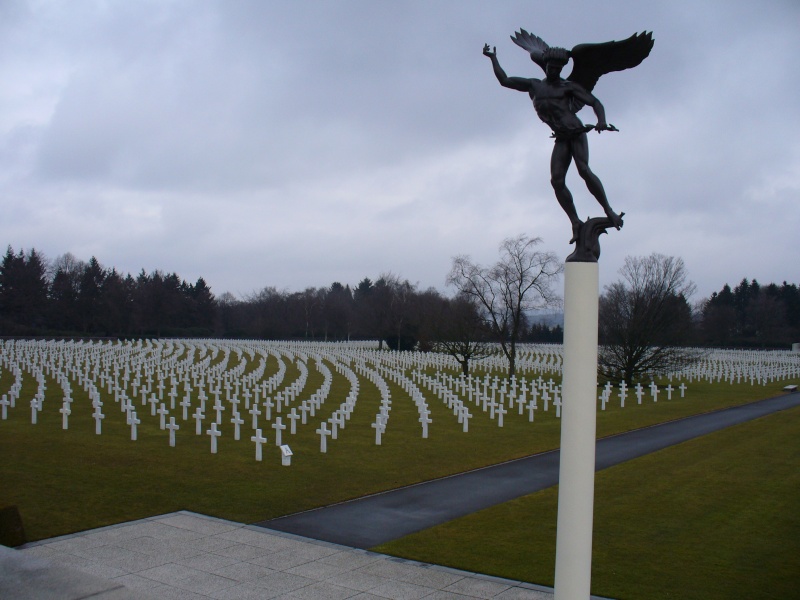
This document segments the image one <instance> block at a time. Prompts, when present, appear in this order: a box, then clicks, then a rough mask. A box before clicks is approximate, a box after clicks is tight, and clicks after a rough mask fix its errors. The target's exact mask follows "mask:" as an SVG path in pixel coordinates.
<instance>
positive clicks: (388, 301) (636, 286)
mask: <svg viewBox="0 0 800 600" xmlns="http://www.w3.org/2000/svg"><path fill="white" fill-rule="evenodd" d="M538 243H539V240H538V239H536V238H528V237H526V236H518V237H517V238H509V239H507V240H504V241H503V243H502V244H501V245H500V260H499V261H498V262H497V263H496V264H494V265H491V266H490V267H482V266H480V265H476V264H474V263H472V262H471V261H470V260H469V258H468V257H465V256H458V257H455V258H454V259H453V269H452V271H451V273H450V274H449V275H448V278H447V281H448V285H450V286H452V287H454V288H455V292H456V293H455V295H453V296H451V297H448V296H445V295H443V294H442V293H440V292H439V291H437V290H436V289H434V288H428V289H420V288H419V287H418V286H417V285H415V284H412V283H411V282H409V280H407V279H403V278H401V277H399V276H396V275H394V274H391V273H389V274H386V273H384V274H381V275H379V276H378V278H377V279H375V280H374V281H373V280H372V279H370V278H369V277H364V278H363V279H362V280H361V281H360V282H358V284H356V285H355V286H353V287H351V286H350V285H349V284H342V283H340V282H334V283H332V284H331V285H330V286H327V287H309V288H306V289H304V290H302V291H299V292H290V291H287V290H279V289H276V288H274V287H265V288H263V289H262V290H260V291H258V292H254V293H251V294H249V295H247V296H245V297H243V298H236V297H234V296H233V295H232V294H230V293H223V294H221V295H220V296H218V297H217V296H215V295H214V294H213V293H212V291H211V288H210V287H209V286H208V284H207V283H206V281H205V280H204V279H203V278H202V277H199V278H198V279H197V281H195V282H194V283H190V282H187V281H185V280H184V279H183V278H181V277H180V276H179V275H177V274H176V273H169V272H164V271H161V270H155V271H152V272H150V273H147V272H145V271H144V269H142V270H141V271H140V272H139V273H138V275H136V276H133V275H131V274H126V273H121V272H119V271H118V270H117V269H116V268H114V267H109V268H106V267H104V266H102V264H101V263H100V262H99V261H98V260H97V259H96V258H95V257H92V258H90V259H89V261H88V262H84V261H82V260H79V259H77V258H75V257H74V256H73V255H72V254H69V253H67V254H64V255H61V256H59V257H57V258H56V259H54V260H52V261H50V260H47V258H46V257H45V256H44V255H42V254H41V253H40V252H38V251H37V250H36V249H35V248H31V249H30V250H28V251H25V250H23V249H20V250H18V251H15V250H14V249H13V248H12V247H11V246H9V247H8V248H7V250H6V253H5V255H4V256H3V257H2V261H0V335H6V336H81V337H148V336H154V337H233V338H260V339H295V340H316V341H344V340H359V339H377V340H381V344H382V345H383V344H385V345H386V346H387V347H389V348H392V349H410V348H414V347H419V348H422V349H434V348H435V349H439V350H442V351H446V352H449V353H451V354H453V355H454V356H456V357H457V358H459V359H460V360H461V361H462V362H463V361H466V358H467V357H471V358H478V357H480V356H484V355H486V353H488V352H491V351H493V349H492V348H496V346H492V344H494V343H499V344H500V347H501V350H502V352H503V353H504V354H505V355H506V356H507V357H508V358H509V360H510V361H513V357H514V353H515V344H516V343H518V342H544V343H560V342H561V341H562V340H563V331H562V329H561V326H560V325H555V326H548V325H544V324H542V323H539V322H537V321H536V319H535V317H534V315H535V310H536V309H544V308H550V309H552V307H553V306H557V304H558V298H557V294H555V292H554V291H553V287H552V285H553V282H554V280H555V278H557V277H558V274H559V272H560V268H559V266H558V261H557V260H556V259H555V257H553V256H552V254H551V253H546V252H539V251H536V250H535V248H534V247H535V246H536V244H538ZM620 274H621V275H622V279H620V281H618V282H615V283H614V284H612V285H610V286H607V287H606V288H605V289H604V290H603V293H602V295H601V301H600V310H601V314H600V332H599V337H600V343H601V344H605V345H609V346H620V345H621V344H622V343H623V342H624V343H625V344H629V345H631V346H636V345H637V344H638V345H639V346H643V345H645V346H650V347H654V346H655V347H664V348H667V347H674V346H678V345H682V346H687V345H694V346H722V347H762V348H772V347H775V348H786V347H788V345H789V344H791V343H792V342H797V341H800V290H798V286H797V285H796V284H789V283H787V282H783V284H782V285H776V284H769V285H763V286H762V285H760V284H759V283H758V282H757V281H756V280H748V279H743V280H742V281H741V282H740V283H739V284H738V285H737V286H735V287H733V288H731V287H730V286H729V285H727V284H726V285H724V286H723V288H722V289H721V290H720V291H719V292H715V293H713V294H712V295H711V297H709V298H707V299H704V300H702V301H701V302H699V303H696V304H694V305H692V304H690V300H691V295H692V292H693V288H694V286H693V285H692V284H691V282H689V281H688V279H687V273H686V270H685V266H684V265H683V262H682V261H681V260H680V259H675V258H674V257H664V256H661V255H655V254H654V255H651V256H650V257H640V258H636V257H629V258H628V259H626V264H625V266H624V267H623V268H622V269H621V270H620ZM525 286H529V289H527V288H526V294H527V295H525V296H520V295H519V292H520V290H521V289H523V288H525ZM512 292H513V293H512ZM653 311H656V312H653ZM620 324H624V325H625V327H626V329H623V330H620V329H619V328H617V329H616V330H615V329H614V327H616V326H618V325H620ZM637 328H638V329H637ZM631 352H634V350H631ZM636 352H639V350H637V351H636Z"/></svg>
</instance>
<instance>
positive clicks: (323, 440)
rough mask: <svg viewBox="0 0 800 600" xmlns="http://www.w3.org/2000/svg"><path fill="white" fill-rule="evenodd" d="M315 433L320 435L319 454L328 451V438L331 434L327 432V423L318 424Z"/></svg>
mask: <svg viewBox="0 0 800 600" xmlns="http://www.w3.org/2000/svg"><path fill="white" fill-rule="evenodd" d="M317 433H318V434H319V435H320V438H319V451H320V452H327V451H328V436H329V435H330V434H331V432H330V431H328V422H327V421H323V422H322V423H321V424H320V426H319V429H317Z"/></svg>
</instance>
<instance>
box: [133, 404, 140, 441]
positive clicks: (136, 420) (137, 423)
mask: <svg viewBox="0 0 800 600" xmlns="http://www.w3.org/2000/svg"><path fill="white" fill-rule="evenodd" d="M130 415H131V417H130V425H131V440H133V441H134V442H135V441H136V426H137V425H139V424H141V422H142V421H141V420H140V419H139V418H137V417H136V411H135V410H134V411H133V412H132V413H130Z"/></svg>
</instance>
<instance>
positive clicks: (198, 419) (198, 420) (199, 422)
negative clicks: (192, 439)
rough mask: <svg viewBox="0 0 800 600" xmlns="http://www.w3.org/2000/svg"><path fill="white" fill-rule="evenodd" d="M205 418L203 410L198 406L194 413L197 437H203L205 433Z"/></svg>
mask: <svg viewBox="0 0 800 600" xmlns="http://www.w3.org/2000/svg"><path fill="white" fill-rule="evenodd" d="M205 418H206V416H205V415H204V414H203V410H202V409H201V408H200V407H199V406H198V407H197V409H196V410H195V411H194V422H195V430H194V433H195V435H201V434H202V433H203V419H205Z"/></svg>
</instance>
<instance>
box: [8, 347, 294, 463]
mask: <svg viewBox="0 0 800 600" xmlns="http://www.w3.org/2000/svg"><path fill="white" fill-rule="evenodd" d="M20 346H21V345H20ZM141 346H142V345H141V343H139V344H138V347H139V348H141ZM21 347H22V346H21ZM36 347H37V348H38V349H41V343H37V344H36ZM76 347H77V348H78V350H85V349H87V348H86V347H84V346H83V344H82V343H78V344H76V345H71V347H69V348H68V350H67V351H65V352H62V353H60V354H59V358H58V359H57V360H56V359H53V360H52V361H51V362H45V364H46V365H47V367H46V368H47V369H48V371H53V375H54V376H55V377H56V378H57V380H58V381H59V382H60V383H61V384H62V388H63V389H64V403H63V406H62V409H61V411H60V412H61V414H62V418H63V427H64V428H65V429H66V428H68V418H69V415H70V414H71V408H70V404H71V402H72V398H71V395H70V389H69V380H68V375H66V374H65V373H63V372H62V370H64V369H66V370H67V371H69V372H71V374H72V376H73V377H74V378H75V379H76V380H77V381H78V382H79V383H80V384H81V385H82V386H83V387H84V390H85V391H87V392H88V394H89V397H90V399H91V401H92V407H93V409H94V412H93V414H92V416H93V417H94V419H95V422H96V433H98V434H100V433H101V431H102V419H104V418H105V415H104V414H103V413H102V406H103V402H102V400H101V399H100V394H99V392H98V390H97V388H96V387H95V384H94V381H93V380H92V378H93V377H95V378H96V377H98V376H99V377H100V379H101V380H102V383H101V385H105V384H106V381H107V382H108V392H109V393H111V392H112V391H113V393H114V399H115V401H117V402H120V404H121V407H122V410H123V412H126V414H127V423H128V425H130V426H131V438H132V439H133V440H135V439H136V438H137V425H139V424H140V423H141V420H140V419H139V418H138V416H137V415H136V412H135V410H134V409H133V406H134V405H133V401H132V399H131V398H129V397H128V395H127V391H128V390H127V384H128V382H130V383H131V385H132V386H133V388H134V389H135V394H134V395H135V396H138V392H139V388H140V387H141V386H144V387H143V389H141V392H142V403H143V404H145V403H147V402H149V403H150V406H151V413H152V414H153V415H155V414H158V415H159V419H160V428H161V429H167V430H169V439H170V445H174V444H175V431H176V430H177V429H179V428H180V426H179V425H177V423H176V422H175V418H174V417H170V421H169V424H167V423H166V415H167V414H169V410H168V409H167V408H166V406H165V404H164V403H159V402H158V400H160V399H163V397H164V391H165V386H164V378H163V377H158V378H157V379H159V383H158V386H157V388H158V397H156V392H155V389H151V388H150V387H149V386H148V385H147V384H143V382H142V381H141V379H142V378H146V379H147V380H148V383H152V376H153V371H152V370H151V369H150V368H149V367H148V361H146V360H145V361H139V362H138V366H139V367H140V369H141V367H142V366H143V367H144V373H142V372H141V370H140V372H138V373H137V374H136V375H135V376H134V377H132V376H131V373H130V366H131V365H133V366H134V368H135V366H136V365H137V362H136V361H135V360H131V356H129V355H128V356H126V359H127V361H126V362H127V367H126V372H125V373H124V374H122V378H123V379H124V382H125V384H126V386H125V387H123V388H120V387H119V385H118V381H119V380H118V379H116V378H114V377H112V376H111V375H109V374H108V373H104V372H101V373H98V366H99V362H98V361H95V362H94V363H93V362H92V358H94V359H97V358H98V356H99V351H98V349H97V348H91V349H90V352H91V353H92V355H93V356H90V357H88V358H86V357H84V356H81V357H80V360H79V361H78V364H77V366H75V365H72V367H73V368H72V369H70V356H69V355H70V354H75V348H76ZM13 348H14V346H13V345H12V349H13ZM62 348H63V347H62ZM29 349H30V348H28V350H29ZM116 352H117V354H119V353H120V351H119V348H117V349H116ZM193 352H194V349H193V350H192V353H193ZM122 353H123V354H124V353H125V352H124V350H123V351H122ZM12 354H13V352H12ZM30 354H31V353H30V352H27V353H26V355H25V356H24V357H23V358H22V362H23V363H24V364H25V365H26V366H27V367H29V368H30V369H31V370H32V373H33V374H34V376H35V377H36V378H37V380H38V381H39V391H38V392H37V394H36V396H35V397H34V399H33V400H32V401H31V406H32V421H33V422H34V423H35V422H36V415H37V413H38V412H39V411H40V410H41V408H42V403H43V399H44V389H45V388H46V385H45V383H44V378H43V377H42V376H41V375H40V371H38V369H37V367H35V366H34V365H33V363H32V360H31V356H30ZM78 354H82V353H81V352H78ZM128 354H129V353H128ZM168 354H171V353H170V352H168V353H167V355H168ZM215 354H216V352H215ZM215 354H214V355H215ZM2 356H3V359H4V360H6V361H9V360H13V359H10V358H9V356H8V353H5V352H4V353H2ZM65 357H67V358H66V360H65ZM56 362H57V363H58V364H57V365H56ZM163 362H171V363H172V367H175V365H176V363H177V361H176V360H172V361H163ZM194 362H195V361H194V360H193V357H192V356H191V353H190V355H189V356H188V357H187V359H186V360H185V363H186V364H187V365H193V364H194ZM209 362H210V361H209V360H206V361H204V363H205V365H206V366H207V365H208V363H209ZM202 364H203V362H201V365H202ZM224 364H225V361H222V362H220V365H223V366H224ZM106 366H108V365H106ZM93 367H94V368H93ZM192 368H194V367H192ZM243 370H244V364H242V362H240V364H239V366H238V367H237V368H236V369H234V370H233V373H234V374H239V375H240V374H241V372H242V371H243ZM260 371H261V372H262V373H263V361H262V365H261V366H260ZM284 371H285V369H284ZM115 375H116V376H120V373H119V371H115ZM278 378H280V370H279V374H278ZM112 380H114V381H115V382H117V386H114V385H113V384H112ZM170 383H171V391H170V393H169V394H167V395H168V396H169V397H170V408H173V409H174V406H175V396H176V393H175V391H176V390H175V388H176V381H175V378H174V375H173V376H172V377H171V382H170ZM194 383H195V385H197V381H196V380H195V381H194ZM272 383H273V382H272V381H268V382H262V385H265V386H266V387H267V388H268V389H270V390H271V389H272ZM219 387H220V384H219V383H218V384H217V387H216V389H214V388H213V387H212V390H213V391H214V392H216V393H217V395H218V394H219V393H220V389H219ZM299 387H300V386H297V385H296V384H295V386H294V388H293V390H292V391H291V393H293V394H296V393H297V391H298V390H299ZM20 388H21V385H16V384H15V386H12V393H14V395H12V402H13V400H14V399H15V398H16V397H17V396H18V393H19V389H20ZM185 389H186V390H187V394H186V396H185V397H184V401H183V402H182V404H183V409H184V420H186V418H187V415H186V408H187V407H186V403H185V401H186V400H187V399H188V397H189V393H188V391H189V390H190V387H189V383H188V379H187V380H186V387H185ZM226 389H227V391H228V393H229V392H230V387H229V386H227V387H226ZM236 389H237V392H238V385H237V387H236ZM247 394H248V391H247V390H245V396H246V397H247ZM148 395H149V397H148ZM203 396H204V389H201V390H200V401H201V403H202V404H203V406H201V407H198V410H199V412H201V413H202V411H203V410H204V402H205V398H204V397H203ZM227 399H228V400H230V401H231V402H232V405H233V407H234V418H233V419H232V421H233V423H234V427H235V433H234V436H235V437H236V438H238V437H239V436H238V428H239V425H241V423H242V420H241V419H240V418H239V416H238V414H237V413H236V406H237V404H238V399H237V398H235V397H234V398H230V396H228V398H227ZM218 400H219V399H218V397H217V402H215V404H216V406H217V408H221V407H220V406H219V403H218ZM9 404H11V403H10V402H9ZM157 404H158V405H159V408H158V409H156V405H157ZM3 406H4V408H5V405H3ZM219 421H220V415H219V411H218V412H217V421H216V422H215V425H216V424H219ZM254 424H255V423H254ZM213 430H216V427H213V428H212V433H211V435H212V440H213V441H212V451H214V450H215V449H216V438H217V437H218V435H216V434H215V433H214V431H213ZM197 433H198V434H199V433H200V427H199V423H198V431H197ZM217 433H218V431H217Z"/></svg>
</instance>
